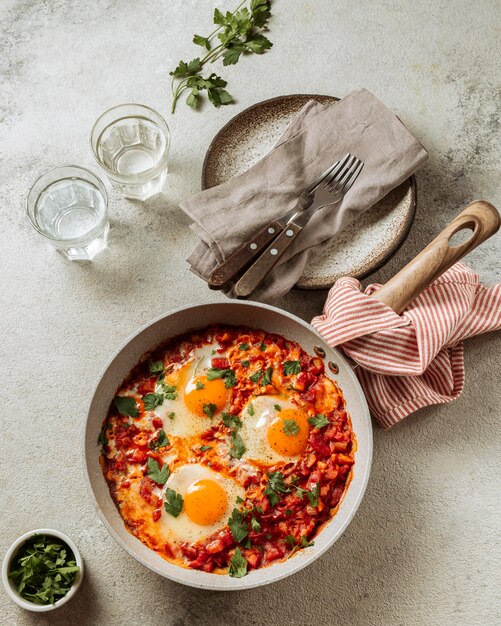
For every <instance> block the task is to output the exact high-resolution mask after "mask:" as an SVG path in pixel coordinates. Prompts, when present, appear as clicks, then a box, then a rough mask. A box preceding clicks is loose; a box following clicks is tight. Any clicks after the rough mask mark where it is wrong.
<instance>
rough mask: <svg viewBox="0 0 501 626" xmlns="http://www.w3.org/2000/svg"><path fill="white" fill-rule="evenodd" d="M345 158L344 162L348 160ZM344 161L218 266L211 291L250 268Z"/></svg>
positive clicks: (213, 276) (327, 171) (321, 176)
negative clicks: (283, 213) (245, 268)
mask: <svg viewBox="0 0 501 626" xmlns="http://www.w3.org/2000/svg"><path fill="white" fill-rule="evenodd" d="M347 156H349V155H347ZM347 156H346V157H344V159H343V161H344V160H345V159H346V158H347ZM341 162H342V161H336V163H334V164H333V165H331V166H330V167H329V168H328V169H327V170H326V171H325V172H323V174H321V175H320V176H318V178H316V180H314V181H313V182H312V183H311V185H309V186H308V187H306V189H304V191H303V192H302V193H301V195H300V196H299V198H298V201H297V203H296V205H295V206H294V208H293V209H291V210H290V211H288V212H287V213H285V215H282V216H281V217H279V218H277V219H275V220H272V221H271V222H269V223H268V224H266V226H264V227H263V228H262V229H261V230H260V231H259V232H257V233H255V234H254V235H253V236H252V239H250V240H248V241H246V242H245V243H244V244H243V245H242V246H240V248H238V249H237V250H236V251H235V252H233V253H232V254H231V255H230V256H229V257H228V258H227V259H226V260H225V261H223V263H221V264H220V265H218V267H216V269H215V270H214V271H213V272H212V274H211V275H210V277H209V280H208V284H209V287H210V288H211V289H222V288H223V287H224V286H225V285H227V284H228V282H229V281H230V280H231V279H232V278H234V277H235V276H236V275H237V274H238V273H239V272H240V271H241V270H242V269H243V268H244V267H246V266H248V265H249V264H250V263H251V261H253V260H254V259H256V258H257V257H258V256H259V255H260V254H261V252H262V251H263V250H264V249H265V248H266V246H267V245H268V244H269V243H270V242H272V241H273V240H274V239H275V238H276V237H277V236H278V235H279V234H280V233H281V232H282V231H283V230H284V228H285V227H286V226H287V224H288V223H289V220H290V218H292V217H293V216H294V215H296V213H297V212H298V211H302V210H304V209H306V208H308V207H309V206H310V205H311V203H312V201H313V195H312V194H313V193H314V192H315V191H316V190H317V188H318V187H319V185H321V183H322V182H323V181H324V180H326V179H327V177H328V176H329V175H330V174H331V173H332V172H333V171H335V170H336V168H338V167H339V164H340V163H341Z"/></svg>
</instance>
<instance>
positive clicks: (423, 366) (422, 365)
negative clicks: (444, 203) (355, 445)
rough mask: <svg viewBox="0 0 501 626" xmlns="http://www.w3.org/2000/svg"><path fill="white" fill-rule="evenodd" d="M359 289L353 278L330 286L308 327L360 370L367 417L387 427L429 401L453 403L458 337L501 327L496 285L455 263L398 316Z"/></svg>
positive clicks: (459, 372)
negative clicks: (483, 281)
mask: <svg viewBox="0 0 501 626" xmlns="http://www.w3.org/2000/svg"><path fill="white" fill-rule="evenodd" d="M380 286H381V285H377V284H374V285H369V286H368V287H367V289H365V291H363V292H362V291H361V285H360V283H359V281H358V280H355V279H354V278H340V279H339V280H338V281H337V282H336V283H335V285H334V286H333V287H332V288H331V290H330V292H329V295H328V297H327V300H326V302H325V306H324V312H323V315H320V316H318V317H315V318H314V319H313V320H312V322H311V323H312V325H313V326H314V327H315V328H316V329H317V331H318V332H319V333H320V334H321V335H322V336H323V337H324V339H325V340H326V341H327V343H328V344H329V345H330V346H333V347H334V346H338V347H340V348H341V349H342V350H343V351H344V352H345V353H346V354H347V355H348V356H349V357H351V358H352V359H353V360H354V361H355V362H356V363H357V364H358V365H359V367H357V368H355V373H356V375H357V377H358V380H359V381H360V384H361V385H362V388H363V390H364V392H365V396H366V398H367V402H368V404H369V409H370V411H371V413H372V415H373V417H374V418H375V419H376V420H377V421H378V422H379V424H380V425H381V426H382V427H383V428H391V427H392V426H393V425H395V424H396V423H397V422H399V421H400V420H402V419H403V418H404V417H406V416H407V415H409V414H410V413H413V412H414V411H417V410H418V409H420V408H422V407H424V406H428V405H431V404H442V403H445V402H451V401H452V400H455V399H456V398H458V397H459V395H460V393H461V392H462V390H463V387H464V381H465V371H464V359H463V340H464V339H466V338H467V337H473V336H474V335H478V334H480V333H486V332H489V331H492V330H498V329H500V328H501V283H499V284H497V285H495V286H494V287H489V288H487V287H484V286H483V285H481V284H480V281H479V277H478V275H477V274H475V273H474V272H473V271H472V270H471V269H469V268H468V267H466V265H463V263H456V264H455V265H454V266H453V267H451V268H450V269H449V270H448V271H447V272H445V273H444V274H443V275H442V276H441V277H439V278H437V280H435V282H434V283H432V284H431V285H430V286H429V287H428V288H427V289H425V291H423V293H421V295H419V296H418V297H417V298H415V299H414V300H413V302H412V303H411V304H410V305H409V306H408V307H407V308H406V309H405V311H404V312H403V313H402V314H401V315H398V314H397V313H395V312H394V311H393V310H392V309H391V308H390V307H388V306H387V305H386V304H383V303H382V302H379V300H376V299H375V298H371V297H370V295H371V294H372V293H374V292H375V291H377V289H378V288H379V287H380Z"/></svg>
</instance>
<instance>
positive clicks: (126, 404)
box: [114, 396, 139, 417]
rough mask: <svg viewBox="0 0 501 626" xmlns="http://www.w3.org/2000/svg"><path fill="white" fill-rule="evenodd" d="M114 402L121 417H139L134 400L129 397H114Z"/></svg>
mask: <svg viewBox="0 0 501 626" xmlns="http://www.w3.org/2000/svg"><path fill="white" fill-rule="evenodd" d="M114 402H115V406H116V407H117V409H118V412H119V413H120V414H121V415H126V416H127V415H129V416H130V417H139V409H138V408H137V404H136V400H135V399H134V398H131V397H130V396H115V399H114Z"/></svg>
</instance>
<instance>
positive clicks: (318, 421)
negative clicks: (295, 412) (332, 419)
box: [308, 413, 329, 428]
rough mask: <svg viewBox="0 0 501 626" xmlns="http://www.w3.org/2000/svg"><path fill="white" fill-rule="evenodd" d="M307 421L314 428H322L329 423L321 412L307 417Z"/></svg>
mask: <svg viewBox="0 0 501 626" xmlns="http://www.w3.org/2000/svg"><path fill="white" fill-rule="evenodd" d="M308 422H309V423H310V424H311V425H312V426H314V427H315V428H323V427H324V426H327V424H329V420H328V419H327V418H326V417H325V415H323V413H319V414H318V415H314V416H313V417H309V418H308Z"/></svg>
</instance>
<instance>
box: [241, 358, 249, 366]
mask: <svg viewBox="0 0 501 626" xmlns="http://www.w3.org/2000/svg"><path fill="white" fill-rule="evenodd" d="M240 363H241V364H242V367H249V364H250V361H248V360H247V359H245V361H240Z"/></svg>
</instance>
